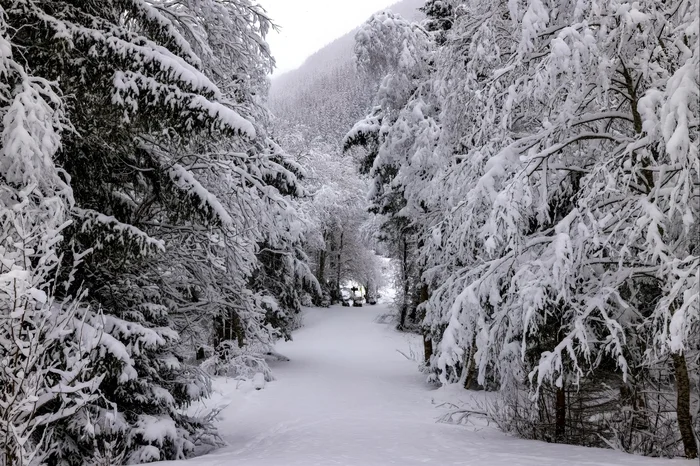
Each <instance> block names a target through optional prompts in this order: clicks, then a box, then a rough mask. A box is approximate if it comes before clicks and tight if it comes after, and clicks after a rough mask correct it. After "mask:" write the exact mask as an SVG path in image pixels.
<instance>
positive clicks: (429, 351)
mask: <svg viewBox="0 0 700 466" xmlns="http://www.w3.org/2000/svg"><path fill="white" fill-rule="evenodd" d="M421 275H422V273H421ZM429 298H430V293H429V292H428V285H425V284H424V285H423V286H422V287H421V289H420V298H419V301H420V303H419V304H423V303H424V302H426V301H427V300H428V299H429ZM424 318H425V312H423V313H422V315H421V321H422V320H423V319H424ZM432 355H433V339H432V337H431V336H430V329H426V328H423V360H424V361H425V364H426V365H427V364H430V358H431V356H432Z"/></svg>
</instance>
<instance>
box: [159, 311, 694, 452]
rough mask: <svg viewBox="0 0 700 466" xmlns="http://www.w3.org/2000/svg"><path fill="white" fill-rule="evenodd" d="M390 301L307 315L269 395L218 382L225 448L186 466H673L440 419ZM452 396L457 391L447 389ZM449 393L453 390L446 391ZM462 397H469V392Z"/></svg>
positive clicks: (283, 348)
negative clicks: (392, 321)
mask: <svg viewBox="0 0 700 466" xmlns="http://www.w3.org/2000/svg"><path fill="white" fill-rule="evenodd" d="M385 312H387V308H386V306H385V305H377V306H364V307H362V308H352V307H350V308H347V307H338V306H333V307H331V308H329V309H307V310H306V314H305V316H304V327H303V328H302V329H300V330H298V331H297V332H295V334H294V341H292V342H281V343H279V344H278V345H277V350H278V351H279V352H280V353H282V354H284V355H285V356H287V357H289V358H290V361H288V362H278V363H274V367H273V370H274V374H275V377H276V380H275V381H274V382H271V383H268V384H267V386H266V387H265V389H263V390H260V391H256V390H253V389H252V388H250V387H248V388H247V389H245V387H244V388H241V387H239V388H238V389H236V384H235V382H234V381H231V380H229V381H228V382H227V381H225V380H218V381H216V384H215V387H216V389H217V390H218V392H219V394H218V397H219V399H218V400H219V401H221V399H222V398H223V400H226V401H227V402H229V405H228V407H227V408H226V409H225V410H224V411H223V412H222V419H221V422H220V429H221V434H222V436H223V438H224V440H225V441H226V442H227V444H228V446H227V447H224V448H221V449H219V450H217V451H215V452H213V453H210V454H209V455H206V456H202V457H199V458H193V459H191V460H189V461H183V462H173V463H169V464H178V465H181V466H224V465H226V466H228V465H231V466H331V465H342V466H385V465H400V466H413V465H436V466H438V465H439V466H443V465H473V466H477V465H478V466H481V465H483V466H520V465H522V466H555V465H556V466H560V465H572V466H584V465H585V466H607V465H621V466H627V465H628V466H632V465H635V466H652V465H660V466H661V465H663V466H676V465H690V464H694V463H693V462H690V461H685V460H666V459H653V458H643V457H638V456H632V455H627V454H623V453H618V452H614V451H611V450H602V449H593V448H583V447H572V446H567V445H555V444H547V443H543V442H535V441H527V440H520V439H516V438H513V437H509V436H506V435H504V434H503V433H501V432H499V431H498V430H497V429H496V428H495V427H493V426H491V427H488V426H486V425H485V424H484V425H482V426H480V427H479V428H476V427H475V426H455V425H448V424H443V423H438V422H436V419H437V418H438V417H440V415H441V414H442V413H444V409H440V408H436V403H437V402H436V401H435V400H437V399H440V397H441V395H445V393H442V391H436V390H435V389H434V388H433V387H431V386H429V385H428V384H426V383H425V375H424V374H421V373H419V372H418V370H417V368H416V363H415V362H413V361H410V360H408V359H407V358H406V357H404V356H403V355H402V354H400V353H399V352H398V351H397V350H400V351H402V352H404V353H406V354H408V353H409V351H410V348H411V347H413V349H416V350H417V349H419V347H420V346H419V344H418V343H419V341H418V339H417V338H415V337H413V336H411V335H406V334H401V333H398V332H396V331H395V330H394V329H393V328H392V326H390V325H386V324H379V323H376V322H375V318H376V317H377V316H378V315H380V314H383V313H385ZM449 393H452V394H455V393H457V394H458V396H459V393H460V392H457V391H454V390H453V391H450V392H449ZM449 393H448V394H449ZM463 393H464V394H465V399H467V398H468V396H469V395H468V394H469V392H463Z"/></svg>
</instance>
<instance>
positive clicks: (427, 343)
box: [423, 332, 433, 364]
mask: <svg viewBox="0 0 700 466" xmlns="http://www.w3.org/2000/svg"><path fill="white" fill-rule="evenodd" d="M432 356H433V339H432V338H431V337H430V333H429V332H424V333H423V358H424V361H425V363H426V364H430V358H431V357H432Z"/></svg>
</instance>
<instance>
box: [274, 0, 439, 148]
mask: <svg viewBox="0 0 700 466" xmlns="http://www.w3.org/2000/svg"><path fill="white" fill-rule="evenodd" d="M424 3H425V2H424V0H403V1H401V2H398V3H396V4H395V5H392V6H391V7H389V8H386V10H391V11H393V12H394V13H398V14H400V15H401V16H403V17H405V18H407V19H411V20H419V19H421V18H422V17H423V14H422V13H421V12H420V11H419V10H418V8H420V7H421V6H423V4H424ZM358 28H359V25H358ZM358 28H355V29H353V30H352V31H350V32H348V33H347V34H345V35H343V36H341V37H339V38H338V39H336V40H334V41H333V42H331V43H330V44H328V45H326V46H325V47H323V48H322V49H320V50H319V51H318V52H316V53H315V54H313V55H311V56H310V57H309V58H307V59H306V61H305V62H304V63H303V64H302V65H301V66H300V67H299V68H297V69H296V70H293V71H290V72H288V73H285V74H283V75H281V76H279V77H277V78H275V79H273V80H272V87H271V90H270V95H269V108H270V111H271V112H272V114H273V115H274V116H275V117H276V119H277V123H278V125H277V126H278V128H279V129H282V130H283V129H284V128H288V127H289V125H303V126H305V127H307V128H308V129H309V130H311V131H313V133H314V134H313V135H311V134H307V137H311V138H315V137H317V136H321V137H322V138H323V139H324V140H325V141H326V142H329V143H331V144H336V143H338V142H339V141H340V139H341V138H342V137H343V136H344V135H345V133H346V132H347V131H348V130H349V129H350V128H351V127H352V125H353V124H354V123H355V121H356V120H357V119H358V118H359V117H361V116H362V115H364V113H365V111H366V110H367V107H368V106H369V105H370V104H371V100H372V96H373V95H374V92H373V90H372V89H368V88H367V86H366V84H363V83H361V82H360V81H359V80H358V79H357V75H356V72H355V65H354V51H353V49H354V46H355V33H356V32H357V29H358Z"/></svg>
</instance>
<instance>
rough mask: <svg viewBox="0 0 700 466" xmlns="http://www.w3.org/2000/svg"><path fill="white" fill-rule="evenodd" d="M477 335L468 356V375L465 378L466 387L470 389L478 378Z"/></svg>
mask: <svg viewBox="0 0 700 466" xmlns="http://www.w3.org/2000/svg"><path fill="white" fill-rule="evenodd" d="M475 356H476V335H475V336H474V337H473V338H472V344H471V347H470V348H469V355H468V356H467V361H466V362H467V367H466V371H467V376H466V377H465V378H464V388H465V389H467V390H470V389H471V387H472V385H473V384H474V379H475V378H476V359H475Z"/></svg>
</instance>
